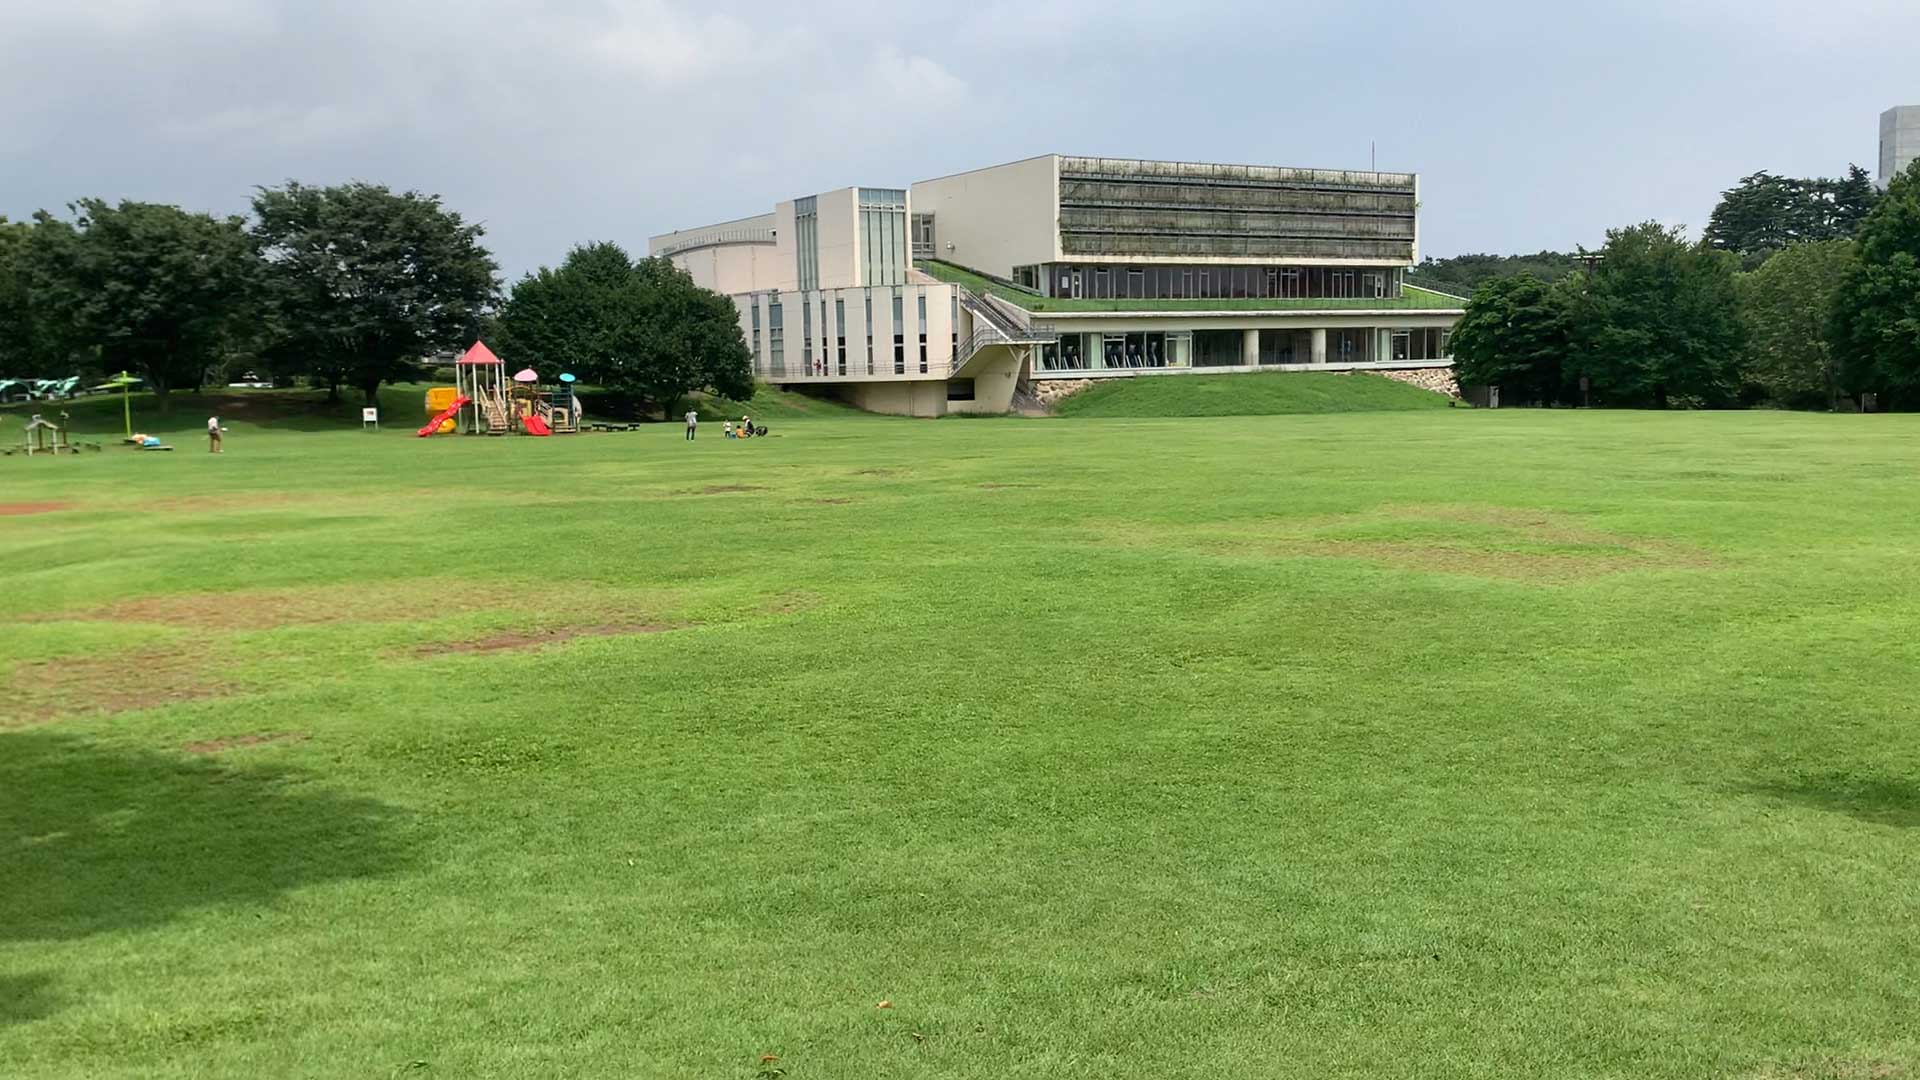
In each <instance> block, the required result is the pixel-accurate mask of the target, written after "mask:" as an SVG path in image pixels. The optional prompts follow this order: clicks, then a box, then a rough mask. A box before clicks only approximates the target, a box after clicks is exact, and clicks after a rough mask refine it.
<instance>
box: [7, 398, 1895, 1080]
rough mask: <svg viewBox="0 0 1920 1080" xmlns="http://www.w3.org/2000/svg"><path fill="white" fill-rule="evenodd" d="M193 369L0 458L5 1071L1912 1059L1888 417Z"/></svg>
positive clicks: (1761, 1064) (533, 1073)
mask: <svg viewBox="0 0 1920 1080" xmlns="http://www.w3.org/2000/svg"><path fill="white" fill-rule="evenodd" d="M1167 381H1168V382H1169V383H1172V382H1176V381H1178V380H1167ZM403 404H404V403H403ZM396 407H399V406H396ZM417 408H418V405H417V400H416V402H415V404H413V405H412V406H411V407H410V408H409V409H408V412H407V413H406V414H405V416H406V418H411V416H412V415H413V412H414V411H415V410H417ZM187 421H188V422H187V423H186V425H185V428H184V429H183V430H184V432H185V434H183V435H182V436H181V438H180V440H179V443H180V445H181V450H180V451H179V452H176V453H173V454H147V455H139V454H135V453H133V452H131V451H123V450H118V449H113V450H108V451H106V452H103V453H101V454H97V455H88V456H85V457H80V458H76V459H71V460H65V459H63V460H58V461H48V460H44V459H36V460H33V461H30V462H29V461H24V460H22V459H20V458H10V459H0V493H4V494H3V495H0V503H4V504H6V505H5V507H4V509H5V510H6V511H7V512H6V514H5V515H4V516H0V582H3V583H4V586H5V587H4V589H0V615H4V623H0V679H4V682H5V687H4V693H0V1076H6V1077H8V1078H12V1080H42V1078H55V1077H58V1078H69V1077H88V1078H123V1077H124V1078H133V1077H141V1078H148V1077H162V1078H185V1077H248V1078H257V1077H281V1076H287V1077H294V1076H298V1077H335V1076H340V1077H387V1076H400V1075H409V1076H410V1075H420V1076H442V1077H462V1078H465V1077H555V1076H571V1077H722V1078H724V1077H740V1078H752V1080H771V1078H774V1077H789V1078H792V1080H805V1078H814V1077H818V1078H835V1080H839V1078H848V1077H903V1078H905V1077H912V1078H920V1077H966V1078H995V1080H998V1078H1005V1077H1035V1078H1039V1077H1046V1078H1081V1077H1085V1078H1094V1077H1098V1078H1108V1077H1195V1078H1218V1077H1269V1076H1272V1077H1312V1078H1316V1080H1319V1078H1327V1077H1355V1078H1360V1077H1365V1078H1379V1077H1436V1076H1440V1077H1476V1078H1477V1077H1511V1078H1522V1077H1524V1078H1529V1080H1533V1078H1540V1077H1581V1078H1591V1077H1618V1078H1627V1077H1634V1078H1643V1077H1656V1078H1667V1077H1672V1078H1681V1077H1688V1078H1691V1077H1740V1078H1850V1080H1851V1078H1858V1080H1864V1078H1869V1077H1873V1078H1887V1077H1905V1076H1912V1075H1916V1070H1920V1023H1916V1019H1915V1018H1916V994H1915V987H1916V986H1917V985H1920V887H1917V886H1916V882H1920V735H1917V734H1916V732H1917V731H1920V729H1917V728H1916V725H1915V720H1916V707H1915V705H1914V695H1913V683H1914V677H1915V671H1916V670H1917V669H1920V577H1916V574H1915V570H1914V566H1915V552H1916V550H1920V493H1916V487H1915V485H1914V480H1913V478H1914V475H1915V471H1916V469H1917V468H1920V418H1916V417H1906V416H1894V417H1887V416H1867V417H1861V416H1825V415H1793V414H1780V413H1722V414H1710V413H1676V414H1669V415H1661V414H1645V413H1624V412H1622V413H1606V412H1577V413H1575V412H1566V411H1554V412H1524V411H1502V412H1475V411H1467V410H1447V409H1439V410H1426V411H1409V412H1376V413H1349V414H1344V415H1321V416H1266V417H1257V418H1244V419H1241V420H1237V421H1227V420H1218V419H1160V418H1150V419H1055V420H1042V421H1006V422H978V423H969V424H955V423H928V422H917V421H906V420H888V419H876V418H870V417H857V418H853V417H842V418H835V419H811V418H808V417H796V418H794V419H792V420H791V421H786V422H783V423H781V424H779V425H776V426H775V433H776V435H777V436H778V437H776V438H769V439H765V440H760V441H755V442H749V443H744V444H743V443H729V442H724V441H722V440H720V439H719V438H716V437H713V435H715V434H717V433H716V432H711V431H710V432H709V433H708V434H707V435H703V436H702V437H701V439H700V440H699V441H698V442H696V443H694V444H692V445H688V444H687V443H685V442H684V441H683V440H682V439H681V435H680V432H679V431H678V430H677V429H676V428H673V427H668V426H660V427H655V428H651V429H648V430H643V431H639V432H634V433H622V434H601V435H587V436H580V437H576V438H571V439H544V440H542V439H525V438H516V439H496V440H487V439H455V438H439V439H433V440H418V439H414V438H412V437H411V436H410V434H408V433H406V432H405V431H404V430H403V428H404V427H410V426H412V424H405V425H403V424H401V423H397V422H390V426H389V429H388V430H387V431H385V432H383V433H380V434H362V433H360V432H358V431H339V430H319V429H318V428H319V427H320V426H321V425H320V424H319V423H318V421H316V422H315V424H314V426H315V428H316V430H306V431H302V430H289V429H288V428H290V427H298V426H299V425H282V424H270V425H268V426H265V427H262V426H255V425H251V424H239V425H237V426H236V428H235V431H234V433H233V434H232V435H231V436H230V437H229V440H228V447H227V453H225V454H224V455H222V456H220V457H213V456H211V455H208V454H207V453H205V449H204V446H203V445H202V444H201V443H200V442H198V441H195V440H193V439H192V438H191V434H192V431H193V429H194V426H195V425H196V424H198V423H201V422H203V418H202V417H197V416H194V415H192V414H191V413H189V414H188V415H187ZM414 423H417V421H414ZM8 426H9V427H11V426H12V425H11V422H9V425H8ZM17 431H18V429H17V427H13V428H12V433H13V434H17ZM4 434H6V429H0V435H4Z"/></svg>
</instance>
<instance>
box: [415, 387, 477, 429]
mask: <svg viewBox="0 0 1920 1080" xmlns="http://www.w3.org/2000/svg"><path fill="white" fill-rule="evenodd" d="M469 400H471V399H470V398H468V397H467V396H466V395H465V394H462V395H460V396H459V397H457V398H454V399H453V404H451V405H449V406H447V407H446V408H444V409H441V410H440V415H439V416H436V417H434V418H433V419H431V420H429V421H427V426H426V427H423V428H421V429H420V437H421V438H423V439H424V438H426V437H427V436H429V435H431V434H433V433H434V432H436V431H439V430H440V425H441V424H444V423H446V422H447V421H449V420H451V419H453V418H454V416H455V414H457V413H459V411H460V409H461V408H462V407H463V406H464V405H466V403H467V402H468V401H469Z"/></svg>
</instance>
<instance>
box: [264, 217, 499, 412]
mask: <svg viewBox="0 0 1920 1080" xmlns="http://www.w3.org/2000/svg"><path fill="white" fill-rule="evenodd" d="M253 212H254V215H255V217H256V218H257V222H256V224H255V226H254V233H255V235H256V236H257V237H258V238H259V242H260V245H261V249H262V251H263V252H264V254H265V256H266V259H267V271H268V273H267V280H268V285H269V292H268V295H269V297H270V299H271V301H272V310H273V318H274V324H275V329H276V332H277V334H278V335H279V342H278V345H277V348H276V350H275V352H276V353H277V354H278V357H279V362H278V364H277V365H276V366H277V367H279V368H280V369H281V370H286V369H288V368H294V369H297V370H303V371H306V372H308V373H310V374H312V375H314V376H315V377H316V378H317V379H318V380H320V381H322V382H325V383H326V384H327V385H328V386H329V387H330V388H333V389H336V390H337V388H338V387H339V385H340V384H342V383H350V384H352V385H354V386H357V387H359V388H360V390H361V391H362V392H363V393H365V394H366V397H367V400H368V401H369V402H372V401H373V400H374V397H375V394H376V393H377V392H378V390H379V388H380V384H381V383H382V382H385V381H387V380H388V379H392V378H396V377H404V376H405V375H406V374H408V373H409V371H410V367H409V365H410V363H411V362H412V361H416V360H419V359H421V358H422V357H424V356H426V355H428V354H430V353H433V352H437V351H442V350H451V349H456V348H459V347H460V346H462V345H464V344H466V343H467V342H468V341H470V340H472V339H473V338H474V337H475V336H477V334H478V330H479V326H480V322H481V319H482V318H483V316H484V315H485V314H486V312H487V309H488V307H489V306H490V305H491V304H492V303H493V302H494V300H495V298H496V297H497V295H498V291H499V282H498V279H497V277H496V270H497V267H496V265H495V263H494V261H493V256H492V255H490V254H488V252H487V249H486V248H485V247H483V246H481V243H480V239H481V236H482V235H483V233H484V232H485V230H484V229H482V228H481V227H480V226H479V225H474V224H468V223H467V222H466V221H464V220H462V219H461V217H460V215H459V214H458V213H455V212H454V211H451V210H448V209H446V208H445V207H443V206H442V205H441V204H440V197H439V196H438V195H423V194H421V193H419V192H417V191H406V192H399V193H395V192H393V191H391V190H389V189H388V188H386V187H384V186H381V185H378V184H366V183H357V182H356V183H351V184H342V185H338V186H335V187H324V188H321V187H309V186H307V185H304V184H300V183H295V182H291V181H290V182H288V183H287V184H286V185H285V186H284V187H279V188H262V189H260V191H259V192H258V194H256V195H255V196H254V199H253Z"/></svg>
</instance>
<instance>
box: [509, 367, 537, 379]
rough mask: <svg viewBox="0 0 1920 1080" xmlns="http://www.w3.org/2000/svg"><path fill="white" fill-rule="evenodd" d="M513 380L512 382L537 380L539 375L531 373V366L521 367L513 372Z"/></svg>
mask: <svg viewBox="0 0 1920 1080" xmlns="http://www.w3.org/2000/svg"><path fill="white" fill-rule="evenodd" d="M513 381H514V382H539V381H540V376H538V375H535V374H534V373H533V369H532V368H521V369H520V370H519V371H518V372H516V373H515V374H514V376H513Z"/></svg>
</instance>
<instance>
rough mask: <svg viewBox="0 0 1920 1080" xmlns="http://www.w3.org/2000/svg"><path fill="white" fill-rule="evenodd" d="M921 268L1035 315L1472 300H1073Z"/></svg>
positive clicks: (1448, 304) (1415, 294) (1428, 306)
mask: <svg viewBox="0 0 1920 1080" xmlns="http://www.w3.org/2000/svg"><path fill="white" fill-rule="evenodd" d="M914 265H915V266H916V267H918V268H919V269H921V270H924V271H926V272H927V273H929V274H932V275H933V276H934V277H936V278H939V279H940V280H941V281H950V282H954V283H956V284H960V285H965V286H966V287H967V288H969V289H972V290H973V291H974V292H976V293H984V292H990V293H993V294H994V295H996V296H1000V297H1004V298H1006V299H1008V300H1011V301H1013V302H1014V303H1016V304H1019V305H1020V306H1021V307H1023V308H1026V309H1027V310H1029V311H1036V312H1050V311H1347V310H1352V311H1388V310H1392V311H1401V310H1404V311H1455V310H1458V309H1460V308H1463V307H1465V306H1466V300H1465V299H1464V298H1462V297H1458V296H1448V295H1447V294H1446V293H1441V292H1435V291H1433V290H1431V289H1422V288H1419V287H1417V286H1414V285H1406V286H1403V287H1402V289H1401V292H1402V293H1403V295H1402V296H1400V297H1398V298H1395V299H1386V298H1358V297H1356V298H1341V299H1336V298H1332V297H1327V298H1323V299H1317V300H1306V299H1301V300H1258V299H1251V300H1088V299H1084V298H1082V299H1078V300H1076V299H1072V298H1070V297H1053V296H1036V295H1035V294H1033V293H1030V292H1027V291H1026V290H1024V289H1016V288H1013V287H1012V286H1009V285H1003V284H1001V283H1000V282H997V281H994V280H992V279H991V278H988V277H984V276H982V275H981V274H978V273H975V272H974V271H972V270H969V269H967V268H966V267H964V266H956V265H954V264H953V263H946V262H940V261H938V260H928V259H923V260H921V261H919V262H916V263H914Z"/></svg>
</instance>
